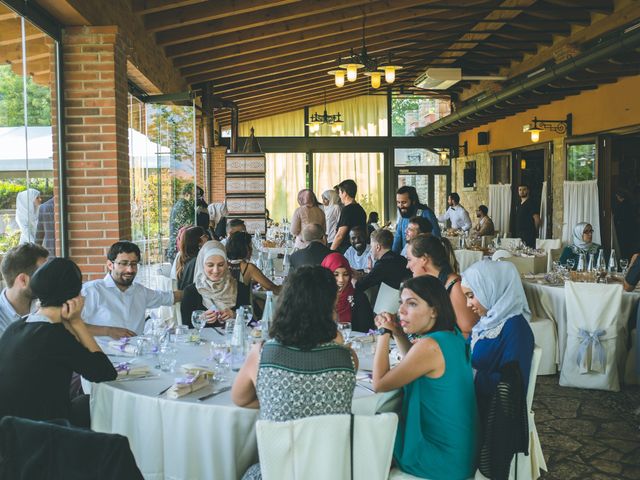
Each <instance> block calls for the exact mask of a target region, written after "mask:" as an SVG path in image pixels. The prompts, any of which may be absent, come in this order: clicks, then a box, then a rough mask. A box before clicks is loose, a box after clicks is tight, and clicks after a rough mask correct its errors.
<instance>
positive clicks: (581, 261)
mask: <svg viewBox="0 0 640 480" xmlns="http://www.w3.org/2000/svg"><path fill="white" fill-rule="evenodd" d="M586 263H587V258H586V256H585V254H584V253H581V254H580V255H578V266H577V267H576V272H584V270H585V268H586Z"/></svg>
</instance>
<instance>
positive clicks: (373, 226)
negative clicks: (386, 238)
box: [367, 212, 380, 238]
mask: <svg viewBox="0 0 640 480" xmlns="http://www.w3.org/2000/svg"><path fill="white" fill-rule="evenodd" d="M379 221H380V215H379V214H378V212H369V216H368V217H367V235H369V238H371V234H372V233H373V232H375V231H376V230H380V225H379V224H378V222H379Z"/></svg>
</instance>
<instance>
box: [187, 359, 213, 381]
mask: <svg viewBox="0 0 640 480" xmlns="http://www.w3.org/2000/svg"><path fill="white" fill-rule="evenodd" d="M180 368H181V369H182V371H183V372H184V373H185V375H186V376H187V377H196V376H198V375H205V376H207V377H208V378H212V377H213V375H214V374H215V372H214V370H213V369H212V368H211V367H208V366H206V365H199V364H197V363H185V364H184V365H181V366H180Z"/></svg>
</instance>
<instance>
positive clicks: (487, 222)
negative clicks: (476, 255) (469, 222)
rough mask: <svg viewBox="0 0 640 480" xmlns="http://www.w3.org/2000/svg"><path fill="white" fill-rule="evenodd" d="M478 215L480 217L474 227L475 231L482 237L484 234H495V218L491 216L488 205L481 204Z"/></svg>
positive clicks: (477, 211)
mask: <svg viewBox="0 0 640 480" xmlns="http://www.w3.org/2000/svg"><path fill="white" fill-rule="evenodd" d="M476 217H478V223H477V224H476V226H475V227H473V231H474V233H475V234H476V235H477V236H479V237H482V236H484V235H495V234H496V230H495V227H494V226H493V220H491V217H490V216H489V209H488V208H487V206H486V205H480V206H479V207H478V209H477V210H476Z"/></svg>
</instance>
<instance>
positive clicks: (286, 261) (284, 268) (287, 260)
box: [282, 247, 291, 277]
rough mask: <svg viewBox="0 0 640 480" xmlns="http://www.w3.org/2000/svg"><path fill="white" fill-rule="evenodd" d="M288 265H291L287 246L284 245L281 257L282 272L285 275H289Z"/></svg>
mask: <svg viewBox="0 0 640 480" xmlns="http://www.w3.org/2000/svg"><path fill="white" fill-rule="evenodd" d="M290 266H291V256H290V255H289V248H288V247H284V258H283V259H282V272H283V274H284V276H285V277H286V276H287V275H289V267H290Z"/></svg>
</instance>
